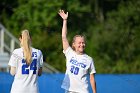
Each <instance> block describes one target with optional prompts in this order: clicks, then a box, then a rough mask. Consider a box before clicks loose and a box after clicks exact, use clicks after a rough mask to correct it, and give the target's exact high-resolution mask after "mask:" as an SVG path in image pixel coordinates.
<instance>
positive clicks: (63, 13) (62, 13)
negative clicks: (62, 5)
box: [58, 10, 68, 20]
mask: <svg viewBox="0 0 140 93" xmlns="http://www.w3.org/2000/svg"><path fill="white" fill-rule="evenodd" d="M58 14H59V15H60V16H61V17H62V18H63V19H64V20H67V18H68V12H67V13H65V12H64V10H59V13H58Z"/></svg>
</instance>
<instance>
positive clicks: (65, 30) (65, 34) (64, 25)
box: [62, 19, 67, 39]
mask: <svg viewBox="0 0 140 93" xmlns="http://www.w3.org/2000/svg"><path fill="white" fill-rule="evenodd" d="M66 37H67V20H66V19H63V27H62V39H63V38H64V39H65V38H66Z"/></svg>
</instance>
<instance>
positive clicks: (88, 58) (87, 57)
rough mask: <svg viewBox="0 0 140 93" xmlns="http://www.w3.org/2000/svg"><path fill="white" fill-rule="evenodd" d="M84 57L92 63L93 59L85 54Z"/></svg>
mask: <svg viewBox="0 0 140 93" xmlns="http://www.w3.org/2000/svg"><path fill="white" fill-rule="evenodd" d="M84 57H85V58H86V59H87V60H90V61H93V58H92V57H91V56H89V55H87V54H84Z"/></svg>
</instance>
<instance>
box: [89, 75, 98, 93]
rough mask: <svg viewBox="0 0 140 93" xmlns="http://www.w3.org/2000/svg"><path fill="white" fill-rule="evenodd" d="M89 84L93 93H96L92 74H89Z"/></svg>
mask: <svg viewBox="0 0 140 93" xmlns="http://www.w3.org/2000/svg"><path fill="white" fill-rule="evenodd" d="M90 84H91V87H92V91H93V93H97V91H96V81H95V74H94V73H93V74H90Z"/></svg>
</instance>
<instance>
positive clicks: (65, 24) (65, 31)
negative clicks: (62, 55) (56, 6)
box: [59, 10, 69, 51]
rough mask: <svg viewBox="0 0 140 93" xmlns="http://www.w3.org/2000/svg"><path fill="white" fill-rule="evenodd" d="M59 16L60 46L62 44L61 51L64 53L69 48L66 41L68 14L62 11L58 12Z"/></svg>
mask: <svg viewBox="0 0 140 93" xmlns="http://www.w3.org/2000/svg"><path fill="white" fill-rule="evenodd" d="M59 15H60V16H61V17H62V19H63V27H62V44H63V50H64V51H65V50H66V49H67V48H68V47H69V42H68V40H67V18H68V12H67V13H64V11H63V10H59Z"/></svg>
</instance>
